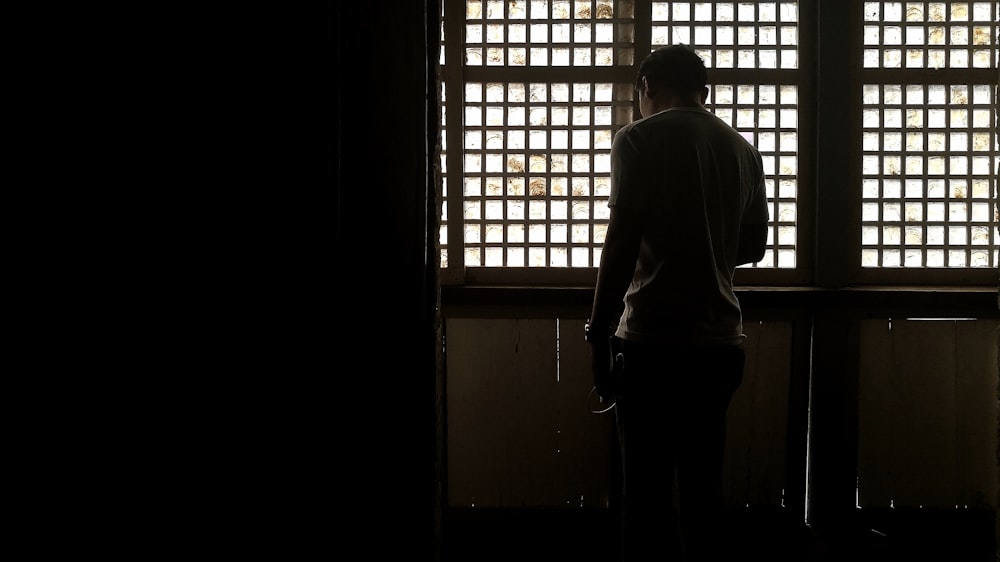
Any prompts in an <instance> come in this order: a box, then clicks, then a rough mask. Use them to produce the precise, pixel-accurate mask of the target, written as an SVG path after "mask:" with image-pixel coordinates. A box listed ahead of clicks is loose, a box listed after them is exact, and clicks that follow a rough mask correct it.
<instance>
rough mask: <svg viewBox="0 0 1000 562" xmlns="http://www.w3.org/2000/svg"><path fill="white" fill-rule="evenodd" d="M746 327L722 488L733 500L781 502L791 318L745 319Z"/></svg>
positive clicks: (734, 503) (759, 503) (741, 503)
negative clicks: (742, 368)
mask: <svg viewBox="0 0 1000 562" xmlns="http://www.w3.org/2000/svg"><path fill="white" fill-rule="evenodd" d="M743 331H744V333H745V334H746V335H747V340H746V344H745V345H746V354H747V360H746V369H745V372H744V376H743V383H742V384H741V385H740V387H739V388H738V389H737V390H736V393H735V394H734V395H733V401H732V403H731V405H730V409H729V420H728V428H727V432H728V433H727V437H726V465H725V468H724V472H723V482H724V494H725V497H726V501H727V503H728V504H729V505H731V506H737V507H741V506H745V505H752V506H781V505H782V498H783V495H784V492H785V490H784V487H785V466H786V460H787V458H786V453H787V445H788V431H787V425H788V408H789V403H788V389H789V381H790V378H789V377H790V373H791V347H792V341H791V340H792V323H791V322H752V321H747V322H746V323H745V324H744V326H743Z"/></svg>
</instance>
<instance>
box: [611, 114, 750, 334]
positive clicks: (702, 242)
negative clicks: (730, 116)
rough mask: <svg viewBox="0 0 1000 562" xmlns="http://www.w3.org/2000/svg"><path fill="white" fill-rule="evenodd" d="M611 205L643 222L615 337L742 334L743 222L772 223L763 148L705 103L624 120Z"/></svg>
mask: <svg viewBox="0 0 1000 562" xmlns="http://www.w3.org/2000/svg"><path fill="white" fill-rule="evenodd" d="M608 205H609V206H612V207H613V206H618V207H621V208H627V209H628V210H629V211H630V214H632V215H633V216H636V217H639V220H640V221H641V223H642V225H641V226H642V232H643V237H642V245H641V248H640V251H639V259H638V262H637V264H636V270H635V274H634V275H633V277H632V283H631V285H630V286H629V289H628V291H627V292H626V294H625V311H624V313H623V314H622V318H621V321H620V323H619V326H618V330H617V332H616V335H617V336H618V337H620V338H624V339H626V340H630V341H640V342H652V343H678V344H689V345H719V344H723V345H724V344H739V343H741V342H742V341H743V339H744V337H745V336H744V335H743V324H742V314H741V310H740V304H739V301H738V299H737V298H736V294H735V292H734V291H733V274H734V272H735V269H736V252H737V247H738V245H739V235H740V227H741V225H743V224H761V223H767V221H768V210H767V199H766V193H765V188H764V171H763V163H762V161H761V156H760V153H759V152H758V151H757V149H756V148H755V147H754V146H753V145H752V144H750V143H749V142H748V141H747V140H746V139H744V138H743V137H742V136H741V135H740V134H739V133H738V132H737V131H735V130H734V129H733V128H732V127H730V126H729V125H728V124H726V123H725V122H723V121H722V120H721V119H719V118H718V117H717V116H715V115H714V114H713V113H711V112H709V111H708V110H706V109H703V108H672V109H668V110H666V111H662V112H660V113H657V114H654V115H651V116H649V117H646V118H644V119H640V120H637V121H634V122H632V123H630V124H629V125H626V126H625V127H623V128H622V129H621V130H619V131H618V133H616V135H615V138H614V142H613V144H612V148H611V196H610V199H609V201H608Z"/></svg>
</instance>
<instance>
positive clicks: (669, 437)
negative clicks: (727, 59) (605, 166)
mask: <svg viewBox="0 0 1000 562" xmlns="http://www.w3.org/2000/svg"><path fill="white" fill-rule="evenodd" d="M706 83H707V71H706V69H705V66H704V63H703V62H702V60H701V58H700V57H699V56H698V55H697V53H695V52H694V51H693V50H691V49H690V48H688V47H687V46H683V45H673V46H667V47H662V48H660V49H657V50H656V51H654V52H653V53H651V54H650V55H649V56H648V57H647V58H646V59H645V60H644V61H643V62H642V63H641V65H640V67H639V75H638V79H637V82H636V90H637V92H636V93H637V95H638V97H639V112H640V114H641V116H642V118H641V119H639V120H637V121H634V122H633V123H630V124H629V125H626V126H625V127H623V128H622V129H621V130H620V131H618V133H617V134H616V135H615V138H614V142H613V144H612V148H611V196H610V198H609V200H608V205H609V207H610V209H611V214H610V219H609V222H608V231H607V237H606V238H605V241H604V249H603V253H602V254H601V263H600V267H599V269H598V273H597V284H596V288H595V291H594V302H593V307H592V310H591V315H590V319H589V320H588V323H587V333H586V338H587V341H588V342H590V343H591V345H590V349H591V365H592V368H593V375H594V383H595V386H596V390H597V393H598V394H599V395H600V396H601V398H602V400H605V401H610V400H614V401H615V408H616V409H615V415H616V423H617V427H618V432H619V442H620V445H621V457H622V470H623V489H622V541H623V542H622V544H623V552H624V558H625V560H626V561H627V562H634V561H636V560H715V559H716V558H715V556H716V554H714V553H713V550H712V549H713V548H715V547H716V546H717V545H718V544H719V543H720V541H724V540H725V537H721V536H718V517H719V515H720V513H719V510H720V509H721V489H722V466H723V452H724V449H725V430H726V412H727V410H728V408H729V402H730V398H731V397H732V395H733V392H734V391H735V390H736V388H737V387H738V386H739V385H740V383H741V381H742V379H743V368H744V352H743V340H744V338H745V335H744V334H743V331H742V330H743V324H742V311H741V308H740V303H739V301H738V300H737V298H736V294H735V293H734V291H733V274H734V271H735V268H736V266H737V265H740V264H746V263H753V262H756V261H759V260H760V259H761V258H762V257H763V255H764V247H765V243H766V240H767V223H768V210H767V200H766V193H765V187H764V171H763V163H762V160H761V156H760V153H759V152H758V151H757V149H756V148H755V147H754V146H753V145H751V144H750V143H749V142H748V141H746V139H744V138H743V137H742V136H741V135H740V134H739V133H737V132H736V131H735V130H733V129H732V128H731V127H730V126H729V125H727V124H726V123H725V122H723V121H722V120H720V119H719V118H718V117H716V116H715V115H714V114H713V113H711V112H710V111H708V110H707V109H706V108H705V105H704V104H705V100H706V99H707V97H708V88H707V87H706ZM609 338H613V340H614V344H615V345H614V349H615V350H616V355H617V352H619V351H620V353H621V355H620V356H619V357H618V360H619V361H621V362H623V364H624V365H623V369H622V370H621V371H620V375H618V376H616V377H614V378H613V377H612V375H611V374H610V373H611V369H610V368H609V365H611V364H612V358H611V349H612V346H611V345H609ZM616 372H617V371H616ZM675 478H676V483H675Z"/></svg>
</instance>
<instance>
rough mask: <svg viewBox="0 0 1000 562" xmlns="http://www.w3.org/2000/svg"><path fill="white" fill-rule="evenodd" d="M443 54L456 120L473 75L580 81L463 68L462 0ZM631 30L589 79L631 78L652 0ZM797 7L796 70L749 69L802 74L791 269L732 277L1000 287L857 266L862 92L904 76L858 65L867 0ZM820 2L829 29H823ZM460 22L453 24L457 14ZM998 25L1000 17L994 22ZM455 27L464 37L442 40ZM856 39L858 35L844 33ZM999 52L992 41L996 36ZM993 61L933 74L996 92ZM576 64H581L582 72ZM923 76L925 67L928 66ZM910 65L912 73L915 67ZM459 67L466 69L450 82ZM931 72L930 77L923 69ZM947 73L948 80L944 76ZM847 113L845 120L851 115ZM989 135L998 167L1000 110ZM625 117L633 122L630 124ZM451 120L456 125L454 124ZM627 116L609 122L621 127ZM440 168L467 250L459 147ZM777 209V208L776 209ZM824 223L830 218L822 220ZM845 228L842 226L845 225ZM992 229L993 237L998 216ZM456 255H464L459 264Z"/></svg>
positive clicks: (544, 276) (519, 280)
mask: <svg viewBox="0 0 1000 562" xmlns="http://www.w3.org/2000/svg"><path fill="white" fill-rule="evenodd" d="M442 4H443V6H442V7H443V16H444V20H443V28H442V37H441V40H442V44H441V48H442V54H443V60H445V61H447V64H444V65H442V66H440V68H439V71H440V75H441V87H442V88H443V93H444V99H445V101H444V109H445V111H446V113H447V115H448V116H449V118H451V119H461V117H462V113H463V110H462V102H463V95H464V92H463V89H464V83H465V82H466V81H487V80H498V81H508V80H516V81H522V82H529V81H531V80H532V79H534V77H540V78H545V79H546V81H554V80H566V81H569V82H572V81H573V78H572V76H573V75H574V74H575V71H574V69H573V68H572V67H568V68H566V67H560V68H550V67H517V68H509V67H506V66H503V67H487V66H481V67H468V66H465V65H464V64H459V65H456V64H455V63H456V61H457V62H461V61H463V60H464V47H465V42H464V27H465V26H464V21H465V9H466V8H465V1H464V0H461V1H450V0H449V1H443V2H442ZM633 6H634V8H633V13H634V17H635V20H634V22H633V28H632V37H633V42H634V45H635V47H634V49H635V50H634V53H635V55H634V56H633V57H632V63H631V65H619V66H611V67H587V68H586V69H584V70H583V71H582V72H586V73H587V76H586V80H588V81H604V80H610V81H614V82H616V83H618V82H621V83H623V84H631V83H632V82H634V77H635V74H636V71H637V67H638V63H639V62H640V61H641V59H642V56H641V55H640V53H645V52H649V50H651V42H650V41H651V26H652V22H651V20H650V15H651V6H652V2H651V0H634V2H633ZM797 6H798V34H799V37H798V51H799V52H798V61H799V62H798V68H797V69H795V70H794V71H790V70H781V69H778V70H771V69H761V70H754V71H752V72H753V73H754V74H755V77H756V80H755V81H754V83H755V84H781V83H788V80H787V79H786V78H785V77H787V76H789V75H792V76H794V77H795V80H794V82H793V83H794V84H796V86H797V87H798V100H799V103H798V119H797V122H798V129H797V135H798V155H797V157H798V164H797V166H798V169H797V176H796V181H797V191H796V209H797V211H796V214H797V219H796V231H797V240H796V267H795V268H788V269H786V268H777V267H775V268H770V267H768V268H750V267H741V268H738V269H737V271H736V275H735V279H734V281H735V283H736V285H738V286H756V287H765V286H770V287H809V286H812V287H824V288H837V287H849V286H853V287H858V286H917V287H919V286H935V285H948V286H960V287H987V286H988V287H996V286H997V282H998V277H997V269H996V268H988V267H987V268H971V267H970V268H926V267H925V268H908V267H899V268H888V267H885V268H865V267H862V266H861V201H862V199H861V189H862V183H861V182H862V172H861V158H862V146H861V143H862V133H861V131H862V123H861V105H862V104H861V92H862V85H863V84H870V83H879V82H873V80H878V79H884V80H887V81H888V83H905V82H901V81H900V82H892V80H902V74H903V73H902V72H897V71H895V69H892V70H877V69H865V68H861V64H860V61H861V52H862V49H863V45H862V39H861V38H862V26H863V25H864V22H863V21H862V19H863V18H862V6H863V0H846V1H845V0H841V1H838V2H835V3H834V2H828V1H827V2H808V1H800V2H798V4H797ZM821 11H822V22H823V29H822V32H821V30H820V28H819V21H820V15H821ZM456 22H457V23H456ZM994 25H996V23H995V22H994ZM452 36H457V37H460V38H461V40H458V41H447V40H446V39H447V38H449V37H452ZM844 37H856V38H857V40H856V41H844V40H843V38H844ZM993 51H994V60H996V58H997V57H996V52H997V45H996V44H994V45H993ZM996 66H997V65H994V68H990V69H971V68H970V69H947V72H944V73H940V72H938V71H935V72H936V73H935V74H934V75H933V83H945V84H949V83H969V82H968V77H969V76H970V75H974V76H975V77H976V79H980V80H981V79H983V77H986V76H988V74H989V73H993V75H994V78H993V82H992V84H993V87H994V99H996V85H997V78H996V77H997V76H1000V71H998V70H997V68H996ZM578 71H579V70H577V72H578ZM709 71H710V81H711V82H712V83H719V84H739V83H741V81H742V76H744V75H745V74H746V72H747V70H746V69H722V68H715V69H712V68H710V70H709ZM923 73H924V74H928V71H924V72H923ZM910 74H913V72H911V73H910ZM455 75H457V76H458V77H460V78H457V79H453V77H455ZM928 79H929V78H928ZM942 80H946V81H945V82H942ZM632 112H633V115H638V106H637V102H636V100H635V99H634V96H633V100H632ZM845 114H847V115H849V116H852V117H849V118H847V119H846V120H845V118H844V115H845ZM993 117H994V119H993V125H992V131H991V135H992V139H993V143H994V155H993V162H994V165H997V164H996V163H997V162H998V161H1000V158H998V157H997V156H996V155H995V146H996V139H997V127H996V121H997V120H996V110H994V116H993ZM626 122H627V121H626ZM449 124H451V125H454V123H449ZM624 124H625V122H618V121H617V118H616V122H615V123H614V124H613V129H614V131H617V130H618V128H620V127H621V126H623V125H624ZM463 129H464V127H462V126H450V127H449V126H444V127H443V128H442V131H443V134H444V135H446V139H445V143H446V146H447V147H462V146H463V139H462V134H463ZM445 154H446V158H445V161H443V165H444V166H445V167H446V169H447V170H449V171H453V172H452V173H451V174H449V175H447V177H446V179H447V182H446V183H445V182H439V187H440V186H442V184H443V187H444V189H446V194H440V193H439V197H440V196H442V195H444V196H445V199H446V200H447V201H448V202H449V205H448V216H447V221H448V224H449V226H450V228H449V229H448V240H447V246H448V248H449V249H451V252H452V253H454V252H455V249H458V252H459V253H461V252H462V251H464V240H463V230H462V228H458V227H455V225H460V224H462V205H461V203H460V202H461V200H462V198H461V194H462V172H461V170H462V166H463V161H462V151H461V150H448V151H446V153H445ZM996 183H997V178H996V174H994V176H993V178H992V189H993V199H992V208H993V209H996V206H997V201H996V189H997V187H996ZM772 218H773V217H772ZM827 225H829V226H827ZM844 225H847V226H844ZM993 230H994V231H993V232H992V233H991V235H992V236H993V237H994V240H996V239H997V237H998V235H997V232H996V224H995V223H994V229H993ZM456 262H457V263H456ZM439 278H440V282H441V284H442V286H451V287H462V286H465V287H477V286H501V287H511V288H515V287H529V286H530V287H558V286H567V287H590V286H592V285H593V283H594V280H595V278H596V267H585V268H580V267H540V268H539V267H499V268H498V267H479V266H477V267H464V265H463V264H462V262H461V259H459V260H455V259H453V257H452V259H449V262H448V266H447V267H442V268H441V269H440V276H439Z"/></svg>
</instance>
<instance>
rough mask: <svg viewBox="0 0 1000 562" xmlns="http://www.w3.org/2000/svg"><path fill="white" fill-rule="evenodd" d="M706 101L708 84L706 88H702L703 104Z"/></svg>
mask: <svg viewBox="0 0 1000 562" xmlns="http://www.w3.org/2000/svg"><path fill="white" fill-rule="evenodd" d="M706 101H708V86H705V87H704V88H702V89H701V103H702V105H704V104H705V102H706Z"/></svg>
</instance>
